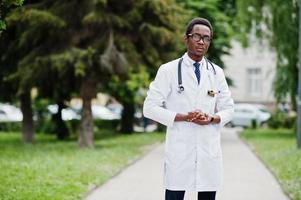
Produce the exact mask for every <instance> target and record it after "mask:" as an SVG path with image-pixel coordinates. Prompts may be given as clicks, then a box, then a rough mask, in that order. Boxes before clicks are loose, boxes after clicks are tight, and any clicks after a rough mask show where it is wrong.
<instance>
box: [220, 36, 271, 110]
mask: <svg viewBox="0 0 301 200" xmlns="http://www.w3.org/2000/svg"><path fill="white" fill-rule="evenodd" d="M222 59H223V61H224V63H225V66H226V69H225V75H226V76H227V77H228V78H230V79H232V81H233V86H230V89H231V92H232V96H233V98H234V101H235V102H244V103H261V104H265V105H273V104H274V102H275V99H274V95H273V80H274V76H275V71H276V55H275V53H273V52H272V51H271V49H270V48H269V46H268V45H262V44H258V43H256V42H253V43H250V47H248V48H246V49H244V48H243V47H242V46H241V44H240V43H239V42H237V41H233V43H232V49H231V51H230V55H226V56H223V58H222Z"/></svg>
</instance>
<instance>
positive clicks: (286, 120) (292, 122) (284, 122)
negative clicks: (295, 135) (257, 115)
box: [268, 110, 296, 129]
mask: <svg viewBox="0 0 301 200" xmlns="http://www.w3.org/2000/svg"><path fill="white" fill-rule="evenodd" d="M268 126H269V127H270V128H274V129H277V128H294V127H295V126H296V116H295V115H294V116H291V115H289V114H288V113H285V112H281V111H279V110H276V111H275V112H274V113H273V114H272V116H271V118H270V119H269V120H268Z"/></svg>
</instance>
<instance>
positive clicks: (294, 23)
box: [237, 0, 299, 110]
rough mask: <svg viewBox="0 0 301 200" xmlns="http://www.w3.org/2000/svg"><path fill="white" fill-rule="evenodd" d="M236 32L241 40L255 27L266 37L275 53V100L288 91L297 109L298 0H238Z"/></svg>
mask: <svg viewBox="0 0 301 200" xmlns="http://www.w3.org/2000/svg"><path fill="white" fill-rule="evenodd" d="M237 10H238V14H237V17H238V21H239V24H240V26H238V27H237V28H238V33H239V34H240V39H241V41H243V43H245V44H247V42H248V35H249V34H248V33H250V32H252V31H255V33H256V35H257V37H258V38H261V39H262V38H265V39H267V40H268V41H269V44H270V46H271V47H272V48H273V49H274V50H275V51H276V54H277V71H276V77H275V81H274V92H275V97H276V99H277V101H278V102H280V101H282V100H284V99H285V98H286V97H287V96H288V95H289V97H290V99H291V102H292V105H293V109H294V110H296V93H297V81H298V67H297V62H298V57H297V56H298V20H299V19H298V16H299V15H298V5H297V1H295V0H289V1H286V3H283V1H280V0H268V1H261V0H252V1H248V2H247V1H244V0H237Z"/></svg>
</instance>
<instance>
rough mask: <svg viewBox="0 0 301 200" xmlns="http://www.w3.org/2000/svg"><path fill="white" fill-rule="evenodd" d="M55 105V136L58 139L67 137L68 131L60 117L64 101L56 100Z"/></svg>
mask: <svg viewBox="0 0 301 200" xmlns="http://www.w3.org/2000/svg"><path fill="white" fill-rule="evenodd" d="M57 105H58V112H57V113H56V114H54V116H53V118H54V122H55V133H56V138H57V139H58V140H65V139H67V138H69V132H68V129H67V126H66V124H65V122H64V121H63V119H62V110H63V108H64V107H65V105H64V102H62V101H59V102H57Z"/></svg>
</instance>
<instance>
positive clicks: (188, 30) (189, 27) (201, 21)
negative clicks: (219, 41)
mask: <svg viewBox="0 0 301 200" xmlns="http://www.w3.org/2000/svg"><path fill="white" fill-rule="evenodd" d="M196 24H201V25H205V26H207V27H208V28H209V29H210V32H211V37H213V28H212V25H211V23H210V22H209V20H207V19H205V18H201V17H197V18H194V19H192V20H191V21H190V22H189V23H188V25H187V27H186V36H187V35H188V34H190V33H191V31H192V29H193V27H194V25H196Z"/></svg>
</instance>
